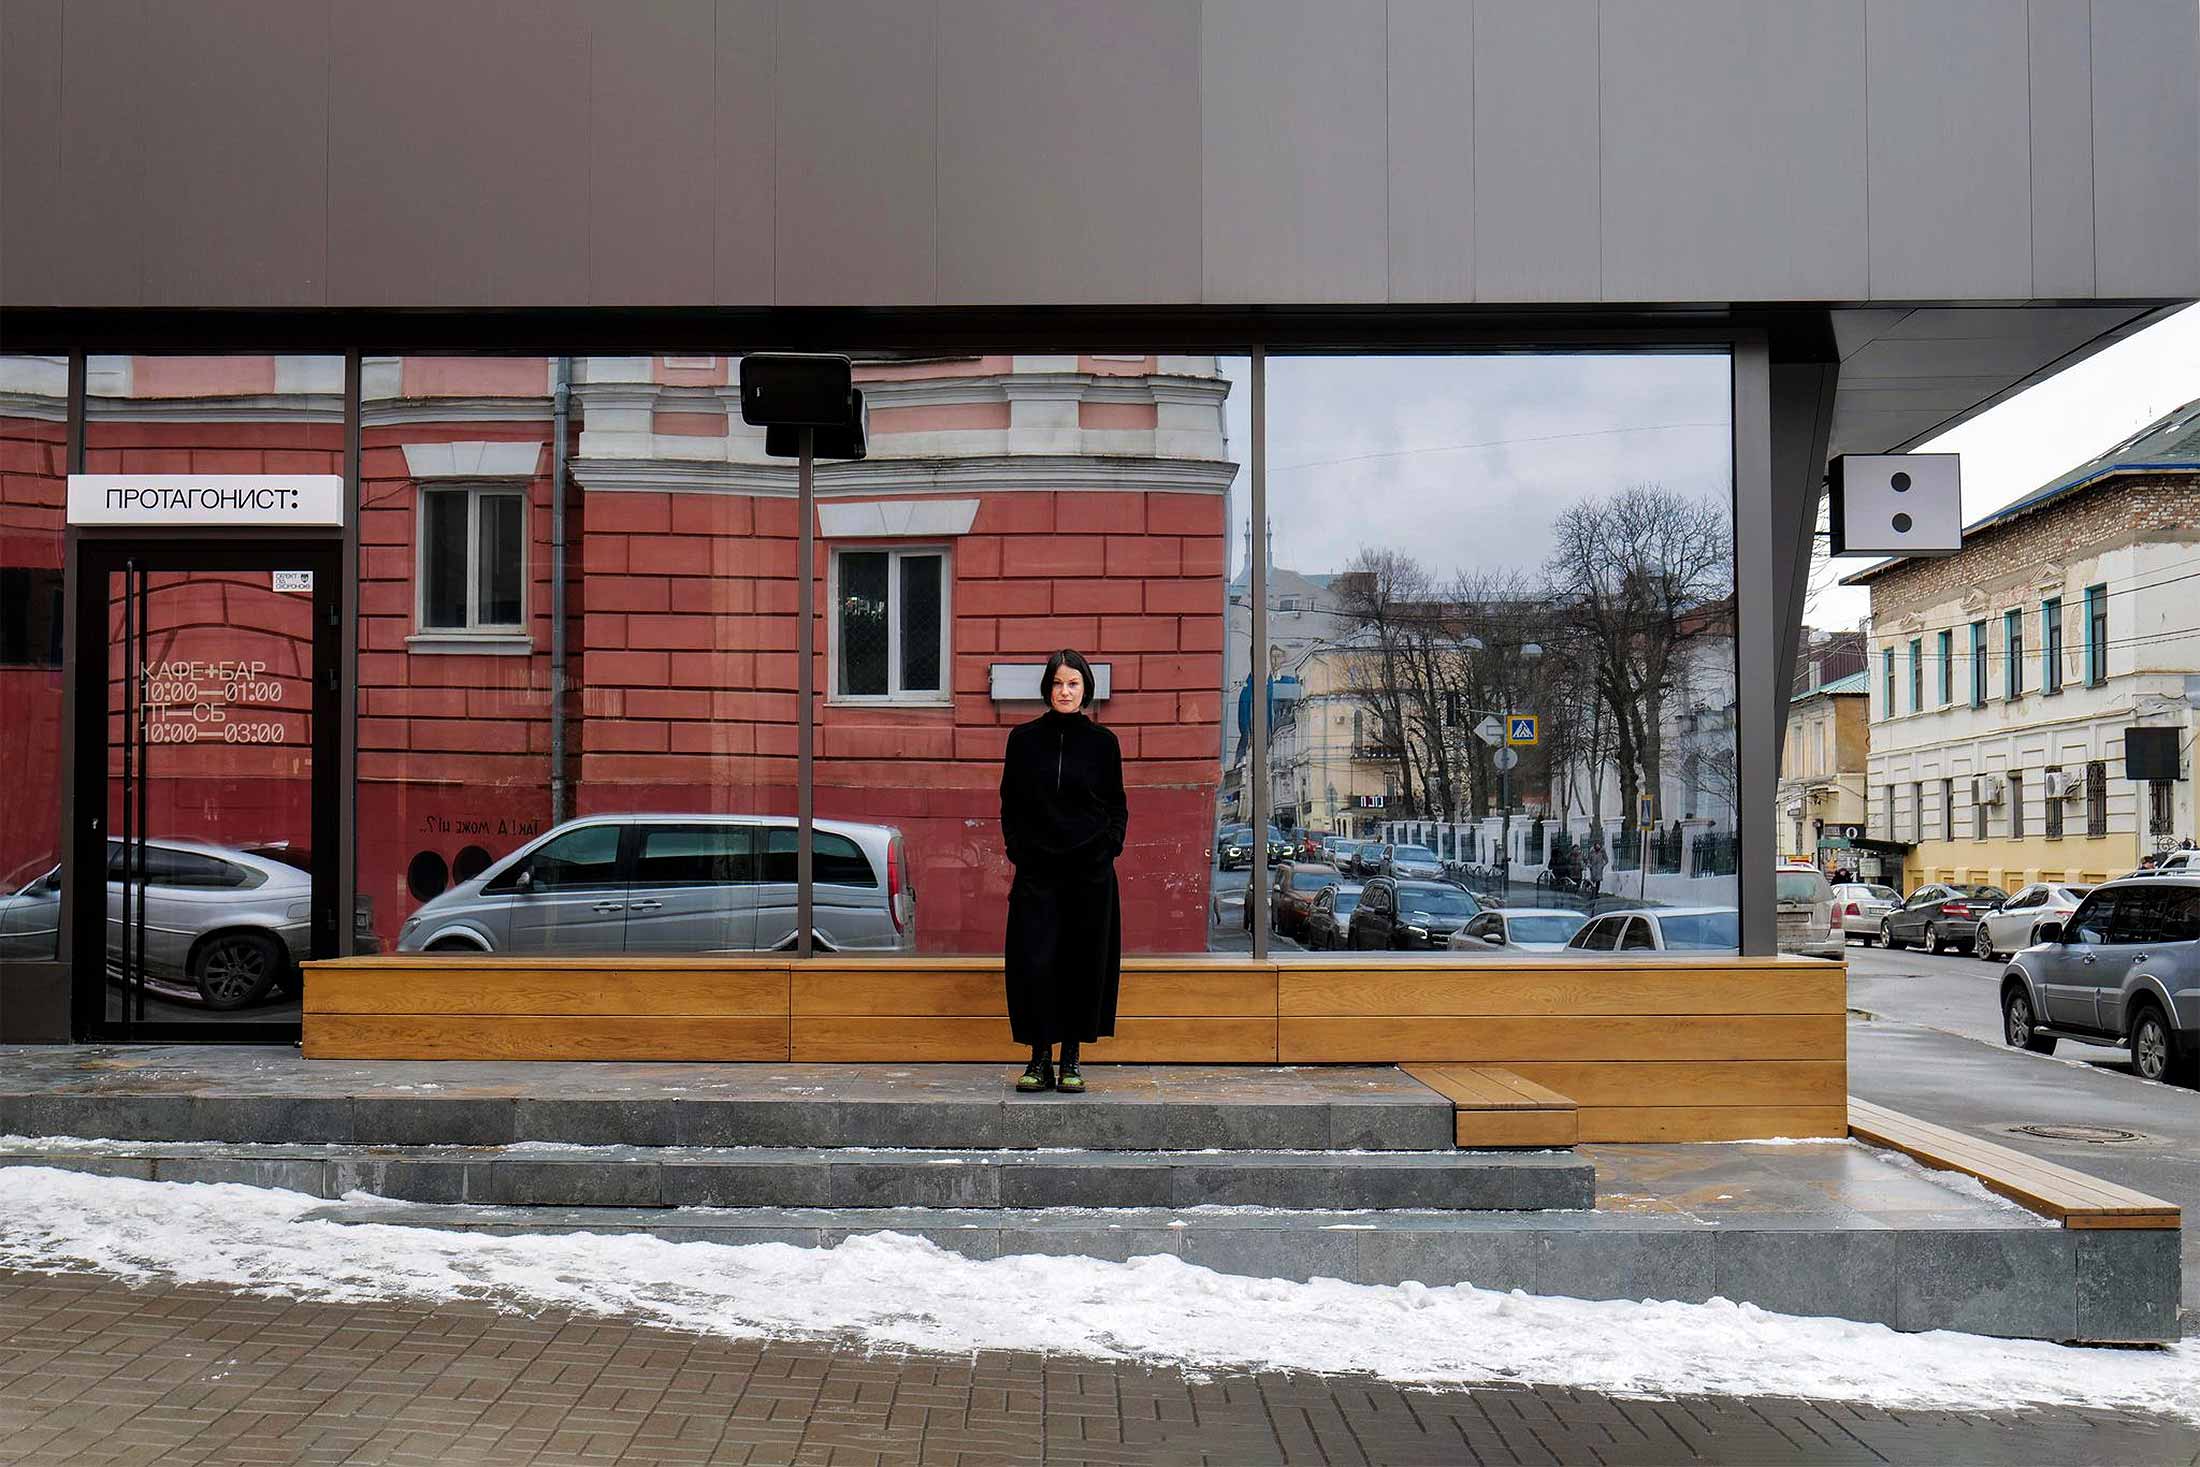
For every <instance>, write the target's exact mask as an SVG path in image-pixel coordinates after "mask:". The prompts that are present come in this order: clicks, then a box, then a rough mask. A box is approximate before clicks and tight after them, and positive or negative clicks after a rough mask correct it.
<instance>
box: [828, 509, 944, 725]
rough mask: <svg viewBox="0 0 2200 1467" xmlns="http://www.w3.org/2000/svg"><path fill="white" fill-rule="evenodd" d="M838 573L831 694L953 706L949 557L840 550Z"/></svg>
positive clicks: (929, 552) (932, 551)
mask: <svg viewBox="0 0 2200 1467" xmlns="http://www.w3.org/2000/svg"><path fill="white" fill-rule="evenodd" d="M832 570H833V589H832V607H833V615H832V621H831V625H830V634H831V638H832V648H831V653H832V672H831V677H832V688H833V695H834V696H835V697H836V698H856V699H875V700H880V701H888V702H909V703H944V702H947V701H949V700H950V698H951V693H950V690H949V688H948V684H947V668H948V645H949V644H948V635H947V629H948V625H949V623H948V562H947V552H946V551H945V550H943V549H940V548H939V547H937V546H931V547H925V548H921V549H904V548H901V547H895V548H891V549H887V548H876V549H872V548H857V547H849V548H846V549H836V550H835V551H834V552H833V566H832Z"/></svg>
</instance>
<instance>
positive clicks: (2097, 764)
mask: <svg viewBox="0 0 2200 1467" xmlns="http://www.w3.org/2000/svg"><path fill="white" fill-rule="evenodd" d="M2085 833H2086V834H2087V835H2106V834H2108V765H2107V763H2106V762H2105V761H2103V760H2100V759H2095V760H2093V761H2092V762H2091V763H2089V764H2087V765H2086V766H2085Z"/></svg>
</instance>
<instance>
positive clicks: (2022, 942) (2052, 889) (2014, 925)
mask: <svg viewBox="0 0 2200 1467" xmlns="http://www.w3.org/2000/svg"><path fill="white" fill-rule="evenodd" d="M2091 890H2093V888H2092V887H2090V886H2062V885H2059V884H2057V883H2055V882H2042V881H2036V882H2034V883H2032V885H2030V886H2027V887H2024V888H2022V889H2021V890H2019V891H2018V892H2017V894H2016V895H2015V896H2012V897H2011V898H2009V900H2007V901H2005V902H2003V903H2002V904H2001V906H2000V907H1999V908H1998V909H1997V910H1995V911H1991V912H1988V913H1987V914H1986V915H1985V916H1984V917H1983V918H1981V919H1980V920H1979V924H1978V929H1977V931H1976V933H1975V934H1974V935H1973V937H1972V939H1971V951H1972V952H1973V953H1974V954H1975V955H1977V956H1978V957H1980V958H1983V959H1984V960H1985V961H1987V962H1989V963H1991V962H1993V961H1995V960H1996V959H1998V958H2002V957H2005V956H2007V955H2008V954H2010V953H2013V952H2016V951H2017V950H2018V949H2019V948H2027V947H2030V946H2031V945H2032V944H2033V943H2035V942H2037V941H2039V939H2038V938H2037V937H2035V936H2033V934H2034V933H2035V932H2037V931H2038V930H2039V928H2040V925H2041V924H2042V923H2044V922H2068V921H2069V920H2070V918H2071V917H2072V915H2073V914H2075V913H2076V912H2077V910H2078V903H2080V902H2082V901H2084V900H2085V897H2086V893H2087V892H2089V891H2091Z"/></svg>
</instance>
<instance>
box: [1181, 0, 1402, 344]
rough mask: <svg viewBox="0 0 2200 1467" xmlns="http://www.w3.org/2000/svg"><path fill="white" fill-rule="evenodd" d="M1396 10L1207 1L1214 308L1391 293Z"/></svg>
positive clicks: (1206, 145) (1208, 275) (1369, 2)
mask: <svg viewBox="0 0 2200 1467" xmlns="http://www.w3.org/2000/svg"><path fill="white" fill-rule="evenodd" d="M1383 13H1384V6H1383V4H1382V0H1207V3H1206V6H1205V15H1204V22H1205V23H1204V29H1203V31H1202V36H1201V47H1200V57H1199V75H1200V101H1201V104H1202V105H1201V137H1202V143H1203V146H1202V149H1201V159H1202V162H1203V165H1204V169H1205V179H1204V194H1205V209H1204V214H1205V228H1204V232H1203V237H1204V239H1205V245H1206V258H1205V261H1204V269H1203V271H1202V275H1201V278H1202V279H1203V280H1204V281H1205V298H1206V299H1207V300H1209V301H1214V302H1228V303H1236V302H1258V301H1294V302H1300V301H1309V302H1311V301H1380V300H1387V299H1388V298H1389V294H1390V271H1389V255H1390V227H1389V222H1388V213H1389V204H1388V196H1389V179H1388V176H1387V155H1388V151H1389V148H1388V142H1387V137H1388V133H1389V127H1390V118H1389V111H1388V108H1387V106H1386V105H1385V102H1384V93H1385V86H1386V78H1387V76H1388V74H1389V47H1388V45H1387V43H1386V41H1385V39H1384V35H1385V30H1384V25H1383Z"/></svg>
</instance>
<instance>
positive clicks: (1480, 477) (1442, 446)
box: [1223, 307, 2200, 628]
mask: <svg viewBox="0 0 2200 1467" xmlns="http://www.w3.org/2000/svg"><path fill="white" fill-rule="evenodd" d="M1223 371H1224V372H1225V373H1226V374H1227V375H1228V376H1230V377H1231V378H1232V380H1233V382H1235V383H1236V384H1237V386H1236V387H1235V389H1234V390H1233V391H1232V392H1231V394H1230V399H1229V406H1228V414H1229V433H1230V452H1231V454H1232V456H1233V457H1235V458H1236V459H1237V460H1238V461H1239V462H1240V463H1244V462H1246V461H1247V459H1248V457H1249V452H1248V449H1247V447H1246V444H1247V442H1248V441H1249V435H1250V428H1251V424H1250V410H1249V405H1248V402H1247V398H1246V393H1245V391H1244V385H1243V384H1244V382H1245V379H1246V373H1247V364H1246V363H1245V362H1244V361H1243V360H1242V359H1229V360H1225V362H1224V363H1223ZM2196 397H2200V307H2192V308H2188V309H2186V310H2185V311H2182V312H2180V313H2179V314H2177V315H2175V316H2172V317H2170V318H2169V319H2167V320H2165V321H2162V322H2159V323H2157V324H2156V325H2154V326H2152V327H2150V328H2149V329H2147V330H2145V331H2142V332H2140V333H2139V334H2137V335H2135V336H2133V337H2130V338H2129V339H2127V340H2125V341H2122V342H2119V343H2118V344H2117V345H2115V346H2112V347H2110V348H2108V349H2107V350H2106V351H2102V352H2099V353H2096V354H2095V355H2094V356H2092V357H2089V358H2088V359H2086V360H2085V361H2083V362H2080V363H2079V364H2077V365H2076V366H2074V367H2071V368H2068V369H2067V370H2065V371H2063V372H2062V373H2060V374H2059V375H2057V376H2055V377H2053V378H2051V379H2049V380H2048V381H2046V382H2043V383H2041V384H2040V385H2039V386H2037V387H2034V388H2032V389H2031V390H2030V391H2028V392H2025V393H2022V394H2020V395H2018V396H2017V397H2014V398H2011V399H2010V400H2009V401H2008V402H2006V403H2003V404H2002V405H2000V406H1999V407H1996V408H1994V409H1992V410H1991V411H1989V412H1986V413H1982V414H1980V415H1979V416H1978V417H1976V418H1974V419H1972V420H1971V421H1970V422H1968V423H1966V424H1964V425H1963V426H1962V427H1960V428H1957V429H1955V430H1954V431H1953V432H1950V433H1947V434H1944V435H1942V436H1941V437H1940V438H1938V439H1935V440H1932V441H1931V442H1928V443H1926V444H1923V445H1920V447H1921V448H1923V449H1931V450H1935V451H1938V452H1943V453H1951V452H1952V453H1960V454H1962V455H1963V513H1964V520H1965V522H1966V523H1968V522H1969V521H1971V520H1974V519H1977V518H1978V517H1979V516H1981V515H1984V514H1986V513H1988V512H1989V511H1992V510H1995V509H1998V508H2000V507H2001V506H2002V505H2004V504H2007V503H2009V502H2010V501H2011V500H2013V499H2016V498H2018V497H2020V496H2021V495H2024V494H2026V493H2029V492H2030V491H2031V490H2033V489H2036V488H2038V487H2039V486H2040V485H2041V484H2044V483H2046V482H2048V481H2049V480H2051V479H2053V478H2055V477H2056V476H2058V475H2060V474H2061V473H2062V472H2063V471H2064V470H2066V469H2069V468H2071V467H2073V466H2075V465H2077V464H2080V463H2083V462H2084V461H2085V460H2087V459H2089V458H2092V457H2094V456H2095V455H2096V454H2099V453H2101V452H2103V451H2105V450H2106V449H2108V448H2110V447H2111V446H2113V445H2114V444H2116V443H2118V442H2119V441H2121V440H2122V439H2124V438H2127V437H2129V436H2130V435H2131V434H2132V433H2133V432H2135V431H2136V430H2138V429H2139V428H2141V427H2144V426H2145V425H2146V424H2148V423H2150V422H2152V421H2154V420H2155V419H2156V418H2159V417H2161V416H2162V415H2163V414H2165V413H2167V412H2169V411H2170V410H2171V409H2172V408H2175V407H2177V406H2179V405H2181V404H2183V403H2185V402H2189V401H2191V400H2192V399H2194V398H2196ZM1727 402H1728V380H1727V367H1726V361H1725V359H1724V358H1723V357H1623V356H1608V357H1560V356H1479V357H1295V358H1294V357H1271V358H1270V359H1269V363H1268V430H1269V457H1268V466H1269V467H1268V474H1269V477H1268V496H1269V520H1270V523H1271V524H1272V525H1273V526H1274V529H1275V537H1276V555H1275V563H1276V564H1277V565H1279V566H1282V567H1284V568H1287V569H1290V570H1296V571H1300V572H1303V573H1306V574H1309V575H1314V574H1320V573H1322V572H1325V571H1335V570H1338V569H1340V568H1342V567H1343V566H1344V565H1345V564H1346V563H1348V562H1349V561H1350V560H1351V559H1352V557H1353V555H1354V554H1355V553H1356V552H1357V551H1358V550H1359V549H1360V548H1361V547H1362V546H1363V545H1374V546H1381V547H1386V548H1395V549H1402V550H1406V551H1409V552H1410V553H1412V554H1413V555H1415V556H1416V557H1418V558H1419V559H1420V560H1421V561H1422V563H1423V564H1424V565H1425V566H1427V567H1428V569H1429V570H1431V571H1432V572H1433V573H1435V575H1436V576H1437V578H1438V579H1439V580H1444V579H1448V578H1449V577H1450V575H1451V574H1453V573H1454V572H1456V571H1459V570H1462V569H1466V570H1499V569H1521V570H1528V571H1532V570H1534V569H1535V568H1536V567H1537V566H1539V565H1540V564H1541V563H1542V561H1543V559H1544V557H1545V556H1546V555H1547V553H1548V551H1549V545H1550V531H1551V526H1552V523H1553V522H1554V521H1555V519H1556V518H1557V516H1558V514H1559V513H1560V512H1561V511H1562V510H1563V509H1564V508H1565V507H1566V506H1567V505H1569V504H1572V503H1575V502H1577V501H1578V500H1580V499H1582V498H1583V497H1585V496H1589V495H1593V494H1599V493H1605V492H1609V491H1610V490H1612V489H1615V488H1620V487H1624V486H1625V485H1628V484H1635V483H1656V484H1662V485H1664V486H1665V487H1666V488H1668V489H1672V490H1676V491H1678V492H1681V493H1684V494H1689V495H1704V496H1710V497H1715V498H1718V499H1720V500H1721V501H1722V502H1724V501H1726V499H1727V496H1728V495H1729V494H1730V488H1729V486H1730V483H1731V479H1732V474H1731V470H1730V466H1729V453H1728V438H1729V434H1728V424H1727V412H1728V409H1727ZM1248 508H1249V489H1248V478H1247V476H1246V474H1244V473H1242V472H1241V473H1240V474H1239V476H1238V481H1237V484H1236V486H1235V488H1234V489H1233V492H1232V497H1231V515H1230V525H1231V530H1230V571H1231V574H1232V575H1233V576H1236V575H1238V574H1239V573H1241V572H1242V570H1243V568H1244V553H1245V540H1244V536H1245V527H1246V519H1247V513H1248ZM1820 550H1821V559H1820V561H1819V563H1818V565H1817V566H1816V568H1815V574H1814V575H1813V578H1812V584H1813V587H1814V590H1815V591H1816V594H1815V595H1814V597H1813V600H1812V603H1811V610H1810V617H1811V621H1812V624H1813V625H1815V626H1818V627H1822V628H1840V627H1851V626H1855V625H1856V624H1857V623H1858V622H1859V621H1860V620H1861V619H1862V618H1863V617H1864V615H1865V614H1866V613H1867V612H1868V611H1869V609H1870V603H1869V597H1868V596H1867V594H1866V593H1865V592H1863V591H1862V590H1861V589H1855V590H1851V589H1847V588H1842V587H1838V586H1833V585H1831V582H1832V581H1833V580H1835V579H1837V578H1838V576H1840V575H1842V574H1845V573H1846V572H1847V571H1848V570H1849V569H1850V568H1852V567H1853V566H1857V565H1862V564H1866V563H1867V562H1865V561H1851V562H1843V563H1842V564H1841V565H1839V566H1833V565H1831V564H1829V563H1827V562H1825V561H1824V559H1823V555H1822V552H1823V542H1820Z"/></svg>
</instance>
